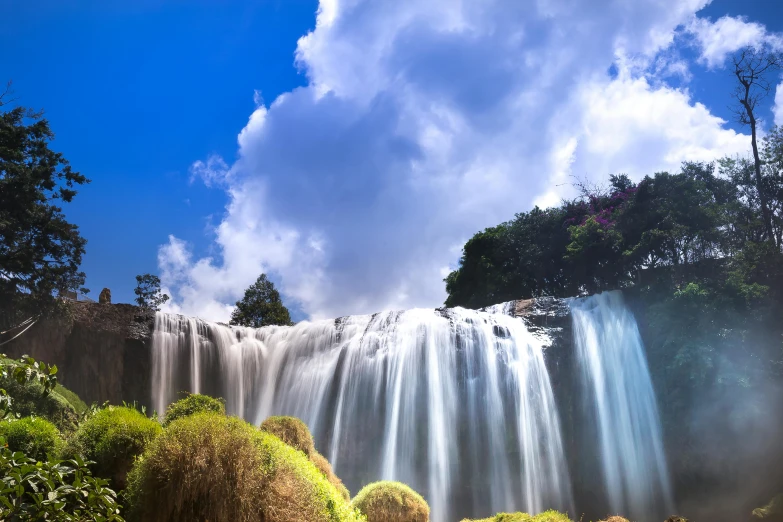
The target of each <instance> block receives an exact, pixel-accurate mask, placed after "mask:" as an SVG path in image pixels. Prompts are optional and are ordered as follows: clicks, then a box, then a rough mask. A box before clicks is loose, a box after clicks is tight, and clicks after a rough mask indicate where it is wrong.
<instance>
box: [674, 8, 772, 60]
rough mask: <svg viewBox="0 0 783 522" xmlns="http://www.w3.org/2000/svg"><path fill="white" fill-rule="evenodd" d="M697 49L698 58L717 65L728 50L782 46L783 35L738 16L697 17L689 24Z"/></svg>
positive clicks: (729, 51) (724, 58)
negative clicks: (698, 51)
mask: <svg viewBox="0 0 783 522" xmlns="http://www.w3.org/2000/svg"><path fill="white" fill-rule="evenodd" d="M687 31H688V32H690V33H691V34H693V36H694V37H695V38H696V42H697V44H698V46H699V48H700V53H701V54H700V60H701V61H702V62H703V63H704V64H706V65H707V67H709V68H715V67H720V66H722V65H723V64H724V62H725V61H726V57H727V56H728V55H730V54H731V53H733V52H735V51H737V50H738V49H741V48H743V47H747V46H749V45H750V46H762V45H769V46H771V47H773V48H776V49H783V38H781V36H780V35H778V34H775V33H770V32H768V31H767V29H766V27H764V26H763V25H762V24H759V23H756V22H748V21H747V19H746V18H744V17H741V16H736V17H735V16H723V17H721V18H719V19H718V20H716V21H715V22H712V21H710V20H708V19H705V18H696V17H694V19H693V20H692V21H691V22H690V23H689V24H688V27H687Z"/></svg>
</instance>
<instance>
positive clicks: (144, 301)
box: [133, 274, 169, 310]
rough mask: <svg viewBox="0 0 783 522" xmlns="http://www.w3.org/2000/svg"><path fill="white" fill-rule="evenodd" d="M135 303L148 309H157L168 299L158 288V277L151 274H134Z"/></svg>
mask: <svg viewBox="0 0 783 522" xmlns="http://www.w3.org/2000/svg"><path fill="white" fill-rule="evenodd" d="M133 292H134V293H135V294H136V304H138V305H139V306H140V307H142V308H146V309H148V310H159V309H160V307H161V305H162V304H163V303H165V302H166V301H168V300H169V296H168V295H167V294H164V293H163V292H162V291H161V289H160V278H159V277H158V276H156V275H152V274H144V275H137V276H136V288H135V289H134V290H133Z"/></svg>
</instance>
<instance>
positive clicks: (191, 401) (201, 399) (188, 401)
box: [163, 393, 226, 426]
mask: <svg viewBox="0 0 783 522" xmlns="http://www.w3.org/2000/svg"><path fill="white" fill-rule="evenodd" d="M202 412H213V413H220V414H225V413H226V403H225V401H224V400H223V399H215V398H214V397H210V396H209V395H201V394H200V393H191V394H188V396H187V397H185V398H184V399H180V400H178V401H177V402H175V403H172V404H170V405H169V407H168V408H167V409H166V416H165V417H164V418H163V426H168V425H169V424H171V423H172V422H174V421H175V420H177V419H181V418H182V417H187V416H188V415H193V414H194V413H202Z"/></svg>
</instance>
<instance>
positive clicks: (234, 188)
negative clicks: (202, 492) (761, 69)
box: [0, 0, 783, 320]
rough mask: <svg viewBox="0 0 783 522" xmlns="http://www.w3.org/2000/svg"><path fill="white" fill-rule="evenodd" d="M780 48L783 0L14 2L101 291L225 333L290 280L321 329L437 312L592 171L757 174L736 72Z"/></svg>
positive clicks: (13, 60)
mask: <svg viewBox="0 0 783 522" xmlns="http://www.w3.org/2000/svg"><path fill="white" fill-rule="evenodd" d="M65 4H68V6H67V7H65ZM781 31H783V2H780V1H778V0H754V1H752V2H748V1H743V0H731V1H729V0H715V1H714V2H712V3H708V2H707V1H706V0H510V1H507V0H476V1H471V0H429V1H426V2H423V1H421V0H372V1H370V0H323V1H321V2H320V4H318V3H317V2H310V1H299V0H285V1H283V0H278V1H256V2H250V1H218V0H201V1H184V0H179V1H174V0H171V1H164V0H157V1H155V0H146V1H144V0H141V1H140V0H136V1H133V2H130V1H128V2H122V1H113V2H102V1H97V0H95V1H90V2H86V1H82V2H79V1H76V2H67V3H66V2H60V1H53V0H52V1H37V0H30V1H26V2H12V1H10V0H0V49H2V52H0V72H2V75H1V76H2V78H0V79H2V80H5V79H6V78H7V79H11V80H13V82H14V90H15V92H16V96H17V97H18V99H19V103H21V104H23V105H27V106H31V107H35V108H44V109H45V110H46V114H47V117H48V118H49V120H50V122H51V125H52V127H53V129H54V131H55V132H56V134H57V139H56V140H55V142H54V148H55V149H56V150H59V151H62V152H63V153H64V154H65V155H66V157H67V158H68V159H70V161H71V163H72V164H73V166H74V168H75V169H77V170H79V171H81V172H82V173H83V174H85V175H87V176H88V177H89V178H91V179H92V183H91V184H90V185H89V186H87V187H84V188H83V189H82V190H81V192H80V194H79V195H78V196H77V198H76V199H75V200H74V203H73V204H71V205H70V206H69V207H68V208H67V214H68V216H69V218H70V219H71V220H73V221H74V222H75V223H77V224H78V225H79V226H80V228H81V230H82V233H83V235H84V236H85V237H86V238H87V239H88V245H87V255H86V257H85V260H84V264H83V268H84V270H85V271H86V272H87V286H88V287H89V288H91V289H92V290H93V292H92V295H93V297H96V296H97V294H98V292H99V291H100V290H101V288H103V287H109V288H111V290H112V294H113V296H114V301H115V302H129V301H130V300H131V299H132V298H133V293H132V290H133V287H134V286H135V280H134V276H135V275H136V274H140V273H144V272H153V273H159V274H160V275H161V277H162V279H163V282H164V284H165V286H166V288H167V290H168V291H169V292H170V293H171V294H172V295H173V297H174V299H173V300H172V303H171V309H172V310H176V311H181V312H183V313H188V314H195V315H200V316H202V317H206V318H209V319H219V320H224V319H226V318H227V317H228V315H229V314H230V311H231V303H233V302H234V301H235V300H236V299H237V298H238V297H239V296H241V294H242V291H243V290H244V288H245V287H247V286H248V285H249V284H251V283H252V282H253V281H254V280H255V278H256V277H257V276H258V274H259V273H261V272H267V273H268V274H270V275H271V277H272V279H273V280H274V281H275V282H276V283H277V284H278V285H279V287H280V289H281V291H282V292H283V294H284V296H285V300H286V303H287V304H289V305H290V306H291V307H292V308H293V309H294V316H295V318H299V319H300V318H304V317H307V316H311V317H331V316H337V315H344V314H350V313H367V312H375V311H378V310H381V309H387V308H409V307H416V306H439V305H440V304H441V303H442V302H443V299H444V298H445V290H444V284H443V282H442V279H443V277H444V276H445V275H446V274H447V273H448V271H449V269H451V268H454V266H455V265H456V262H457V260H458V258H459V253H460V249H461V247H462V245H463V243H464V242H465V240H467V239H468V238H469V237H470V236H471V235H472V234H473V233H475V232H476V231H478V230H481V229H483V228H485V227H487V226H492V225H495V224H497V223H499V222H501V221H504V220H507V219H510V218H512V217H513V215H514V214H515V213H516V212H521V211H525V210H529V209H530V208H531V207H532V206H533V205H534V204H538V205H542V206H546V205H550V204H554V203H557V202H558V201H559V200H560V198H561V197H568V196H570V195H572V189H571V188H570V185H569V183H570V181H571V180H572V176H577V177H580V178H583V179H584V178H587V179H590V180H594V181H604V180H606V179H607V178H608V175H609V174H612V173H627V174H629V175H630V176H631V177H632V178H634V179H639V178H641V177H642V176H644V175H646V174H652V173H654V172H656V171H660V170H671V171H675V170H677V168H678V166H679V164H680V163H681V162H682V161H683V160H712V159H715V158H718V157H721V156H723V155H727V154H730V155H734V154H745V153H746V152H747V150H748V149H749V138H748V137H747V136H745V135H744V134H742V133H743V132H746V130H745V129H742V128H740V127H738V126H737V125H735V124H734V123H733V122H731V121H729V120H730V118H731V114H730V112H729V111H728V109H727V106H728V104H729V103H730V97H729V93H730V90H731V88H732V83H731V77H730V75H729V72H728V71H727V70H726V69H725V67H724V65H725V59H726V57H727V54H728V53H730V52H732V51H733V50H735V49H737V48H738V47H740V46H743V45H746V44H748V43H751V42H757V41H761V40H765V41H767V42H768V43H770V44H771V45H777V46H781V47H782V48H783V38H782V37H781V36H780V34H781V33H780V32H781ZM768 101H769V103H768V104H767V105H765V107H764V108H763V114H762V117H763V119H764V122H763V125H764V126H765V127H768V126H770V125H772V123H773V121H774V119H775V114H776V112H775V111H776V109H778V112H777V115H778V116H777V117H778V120H779V122H780V123H783V87H781V88H780V93H779V94H778V102H779V103H778V105H777V106H776V105H775V93H774V92H773V93H772V96H771V97H770V99H769V100H768Z"/></svg>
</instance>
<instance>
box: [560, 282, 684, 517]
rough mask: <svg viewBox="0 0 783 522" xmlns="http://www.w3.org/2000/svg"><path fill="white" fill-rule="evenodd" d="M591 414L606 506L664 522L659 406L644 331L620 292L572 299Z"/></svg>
mask: <svg viewBox="0 0 783 522" xmlns="http://www.w3.org/2000/svg"><path fill="white" fill-rule="evenodd" d="M571 313H572V316H573V325H574V342H575V348H576V352H577V360H578V364H579V367H580V368H581V373H582V382H581V385H582V386H583V391H584V396H585V397H586V398H587V401H586V402H587V404H588V410H589V411H590V413H589V414H588V415H589V416H591V417H592V418H593V419H595V420H596V422H597V425H598V426H597V431H598V441H599V446H600V459H601V468H602V470H603V479H604V485H605V488H606V493H607V496H608V500H609V506H610V508H611V509H612V511H613V512H614V513H622V514H624V515H625V516H628V517H629V518H631V519H632V520H637V521H647V520H656V519H658V520H660V519H661V518H663V516H661V515H665V513H672V512H673V511H674V510H673V502H672V493H671V487H670V484H669V474H668V469H667V465H666V457H665V454H664V448H663V437H662V434H661V425H660V419H659V416H658V407H657V405H656V402H655V393H654V391H653V386H652V381H651V379H650V373H649V370H648V368H647V361H646V359H645V353H644V346H643V344H642V339H641V336H640V335H639V329H638V327H637V324H636V320H635V319H634V317H633V314H632V313H631V312H630V310H628V308H627V307H626V306H625V304H624V302H623V298H622V294H621V293H620V292H607V293H603V294H600V295H595V296H591V297H588V298H585V299H577V300H574V301H572V302H571Z"/></svg>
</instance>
